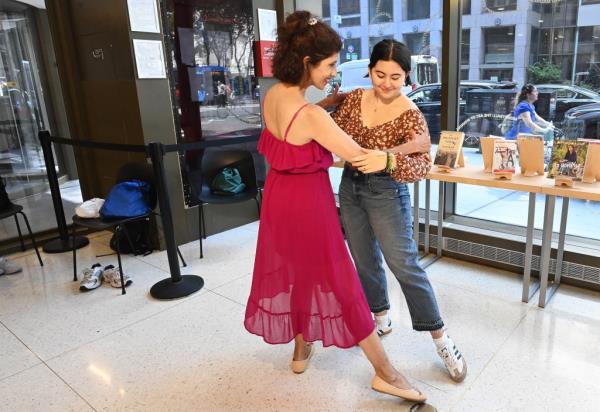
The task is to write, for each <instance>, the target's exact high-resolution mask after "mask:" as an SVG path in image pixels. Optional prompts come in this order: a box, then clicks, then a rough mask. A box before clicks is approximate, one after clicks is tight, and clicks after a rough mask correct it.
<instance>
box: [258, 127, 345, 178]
mask: <svg viewBox="0 0 600 412" xmlns="http://www.w3.org/2000/svg"><path fill="white" fill-rule="evenodd" d="M258 151H259V152H260V153H261V154H263V155H264V156H265V157H266V158H267V161H268V162H269V166H270V167H271V168H273V169H276V170H292V169H305V168H308V167H309V166H312V165H317V166H319V167H329V166H330V165H331V163H333V158H332V156H331V152H329V151H328V150H327V149H325V148H324V147H323V146H321V145H320V144H319V143H317V142H316V141H315V140H311V141H310V142H307V143H304V144H302V145H295V144H292V143H289V142H288V141H286V140H282V139H278V138H277V137H275V135H274V134H273V133H271V131H270V130H269V129H267V128H265V129H263V131H262V133H261V137H260V140H259V142H258ZM327 157H329V159H328V162H329V164H324V163H323V160H324V159H325V158H327Z"/></svg>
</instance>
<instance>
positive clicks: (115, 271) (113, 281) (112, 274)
mask: <svg viewBox="0 0 600 412" xmlns="http://www.w3.org/2000/svg"><path fill="white" fill-rule="evenodd" d="M104 281H105V282H107V283H109V284H110V286H112V287H113V288H120V287H121V273H120V272H119V268H116V267H114V266H113V265H108V266H106V267H105V268H104ZM123 282H125V287H127V286H129V285H131V284H132V283H133V279H131V276H129V275H128V274H127V273H123Z"/></svg>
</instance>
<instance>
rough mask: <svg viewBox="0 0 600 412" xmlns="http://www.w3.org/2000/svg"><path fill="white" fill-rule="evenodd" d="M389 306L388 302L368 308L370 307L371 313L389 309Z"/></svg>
mask: <svg viewBox="0 0 600 412" xmlns="http://www.w3.org/2000/svg"><path fill="white" fill-rule="evenodd" d="M390 308H391V306H390V304H389V303H388V304H387V305H384V306H380V307H378V308H370V309H371V313H379V312H383V311H384V310H390Z"/></svg>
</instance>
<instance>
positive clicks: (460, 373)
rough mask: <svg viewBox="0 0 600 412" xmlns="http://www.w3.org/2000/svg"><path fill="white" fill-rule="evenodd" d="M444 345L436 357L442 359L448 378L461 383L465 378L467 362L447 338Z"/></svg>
mask: <svg viewBox="0 0 600 412" xmlns="http://www.w3.org/2000/svg"><path fill="white" fill-rule="evenodd" d="M447 338H448V339H447V340H446V345H445V346H444V347H442V348H440V349H438V350H437V353H438V355H440V358H442V361H443V362H444V365H445V366H446V369H448V373H449V374H450V378H451V379H452V380H453V381H454V382H462V381H463V380H464V379H465V377H466V376H467V362H466V361H465V358H464V357H463V356H462V353H460V351H459V350H458V349H456V345H455V344H454V341H453V340H452V339H451V338H450V337H449V336H448V337H447Z"/></svg>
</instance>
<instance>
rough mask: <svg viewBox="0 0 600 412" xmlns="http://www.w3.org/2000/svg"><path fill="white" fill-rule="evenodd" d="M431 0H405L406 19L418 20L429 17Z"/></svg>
mask: <svg viewBox="0 0 600 412" xmlns="http://www.w3.org/2000/svg"><path fill="white" fill-rule="evenodd" d="M429 3H430V1H429V0H405V1H403V2H402V4H403V7H404V16H405V20H418V19H428V18H429V14H430V12H429V7H430V4H429Z"/></svg>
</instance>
